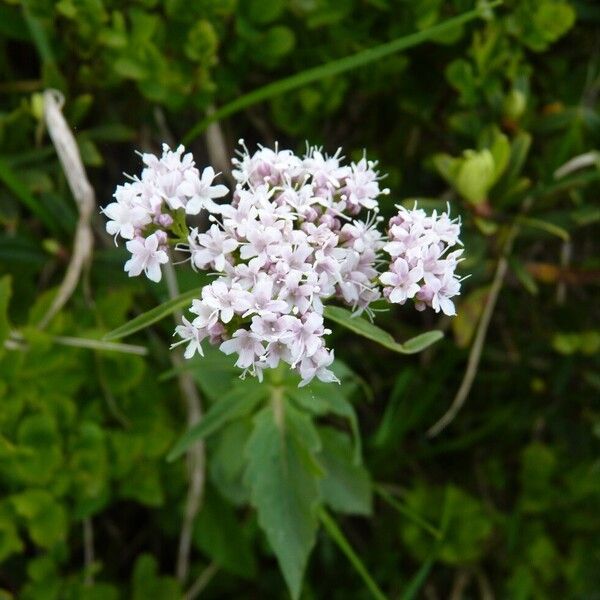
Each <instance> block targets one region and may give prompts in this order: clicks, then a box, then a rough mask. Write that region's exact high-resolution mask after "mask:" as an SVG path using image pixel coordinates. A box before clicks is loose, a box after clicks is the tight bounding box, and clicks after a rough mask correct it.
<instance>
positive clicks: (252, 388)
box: [167, 382, 268, 461]
mask: <svg viewBox="0 0 600 600" xmlns="http://www.w3.org/2000/svg"><path fill="white" fill-rule="evenodd" d="M248 383H249V382H248ZM267 389H268V388H266V387H264V386H261V385H260V384H255V385H248V384H243V385H242V384H240V385H238V386H236V387H234V388H233V389H232V390H231V392H229V393H228V394H227V395H226V396H223V397H222V398H221V399H220V400H217V401H216V402H215V403H214V404H213V405H212V406H211V407H210V409H209V410H208V412H207V413H206V414H205V415H204V416H203V417H202V419H201V420H200V422H199V423H197V424H196V425H194V426H193V427H192V428H191V429H190V430H189V431H187V432H186V433H185V434H184V435H183V436H182V437H181V438H180V440H179V441H178V442H177V443H176V444H175V446H174V448H173V449H172V450H171V452H169V455H168V456H167V460H169V461H173V460H175V459H176V458H179V457H180V456H181V455H182V454H183V453H184V452H185V451H186V450H187V449H188V448H189V447H190V446H191V445H192V444H194V443H195V442H197V441H198V440H201V439H203V438H205V437H207V436H209V435H210V434H212V433H215V431H218V430H219V429H220V428H221V427H223V425H225V424H226V423H229V421H233V420H234V419H239V418H241V417H245V416H246V415H249V414H250V413H251V412H252V411H253V410H254V409H255V408H256V406H257V405H258V403H259V402H260V401H261V400H264V399H265V394H266V393H267Z"/></svg>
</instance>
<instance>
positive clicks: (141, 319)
mask: <svg viewBox="0 0 600 600" xmlns="http://www.w3.org/2000/svg"><path fill="white" fill-rule="evenodd" d="M198 296H199V292H198V290H189V291H188V292H184V293H183V294H180V295H179V296H177V298H172V299H171V300H167V301H166V302H163V303H162V304H160V305H159V306H156V307H155V308H152V309H150V310H149V311H147V312H145V313H142V314H141V315H138V316H137V317H135V319H131V321H129V322H127V323H125V324H124V325H121V327H117V329H114V330H113V331H111V332H110V333H107V334H106V335H105V336H104V339H105V340H118V339H120V338H124V337H126V336H128V335H131V334H132V333H135V332H136V331H140V329H145V328H146V327H149V326H150V325H153V324H154V323H156V322H158V321H160V320H161V319H164V318H165V317H168V316H169V315H170V314H172V313H174V312H175V311H176V310H178V309H181V308H183V307H184V306H188V305H189V304H190V303H191V301H192V300H193V299H194V298H197V297H198Z"/></svg>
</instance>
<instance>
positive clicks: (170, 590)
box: [131, 554, 182, 600]
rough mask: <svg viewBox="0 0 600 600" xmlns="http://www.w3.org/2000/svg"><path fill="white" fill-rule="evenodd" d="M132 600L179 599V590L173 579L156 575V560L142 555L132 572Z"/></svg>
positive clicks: (147, 555)
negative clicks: (150, 599)
mask: <svg viewBox="0 0 600 600" xmlns="http://www.w3.org/2000/svg"><path fill="white" fill-rule="evenodd" d="M132 588H133V589H132V594H131V598H132V600H148V599H149V598H152V599H153V600H173V598H181V596H182V594H181V589H180V587H179V584H178V583H177V581H176V580H175V579H174V578H173V577H162V576H160V575H159V574H158V573H157V565H156V559H155V558H154V557H153V556H151V555H149V554H142V555H141V556H140V557H139V558H138V559H137V561H136V563H135V568H134V570H133V585H132Z"/></svg>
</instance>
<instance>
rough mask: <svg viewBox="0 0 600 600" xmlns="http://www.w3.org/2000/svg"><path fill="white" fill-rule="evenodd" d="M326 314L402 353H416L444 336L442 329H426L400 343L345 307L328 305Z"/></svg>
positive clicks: (328, 317)
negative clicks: (353, 314) (354, 315)
mask: <svg viewBox="0 0 600 600" xmlns="http://www.w3.org/2000/svg"><path fill="white" fill-rule="evenodd" d="M324 315H325V318H326V319H329V320H331V321H334V322H335V323H338V325H342V326H343V327H346V328H347V329H349V330H350V331H353V332H354V333H356V334H358V335H360V336H362V337H365V338H367V339H369V340H371V341H373V342H377V343H378V344H381V345H382V346H384V347H385V348H388V349H389V350H393V351H394V352H398V353H400V354H416V353H417V352H421V351H422V350H425V348H427V347H428V346H431V344H434V343H435V342H437V341H438V340H441V339H442V338H443V337H444V334H443V333H442V332H441V331H437V330H434V331H426V332H425V333H422V334H420V335H417V336H415V337H414V338H412V339H410V340H407V341H406V342H404V343H403V344H400V343H398V342H397V341H396V340H395V339H394V338H393V337H392V336H391V335H390V334H389V333H388V332H387V331H384V330H383V329H381V328H380V327H377V325H373V323H371V322H369V321H367V320H366V319H363V318H361V317H353V316H352V313H351V312H350V311H349V310H346V309H345V308H341V307H339V306H326V307H325V311H324Z"/></svg>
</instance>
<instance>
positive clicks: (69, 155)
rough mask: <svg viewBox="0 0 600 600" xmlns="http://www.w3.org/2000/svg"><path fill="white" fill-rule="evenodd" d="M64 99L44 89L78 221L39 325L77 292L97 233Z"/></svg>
mask: <svg viewBox="0 0 600 600" xmlns="http://www.w3.org/2000/svg"><path fill="white" fill-rule="evenodd" d="M64 101H65V100H64V97H63V95H62V94H61V93H60V92H59V91H57V90H46V91H45V92H44V118H45V120H46V126H47V127H48V133H49V134H50V138H51V139H52V143H53V144H54V147H55V148H56V153H57V154H58V158H59V160H60V163H61V165H62V168H63V171H64V173H65V176H66V178H67V182H68V184H69V188H70V189H71V193H72V194H73V198H74V199H75V204H76V205H77V210H78V212H79V220H78V222H77V229H76V231H75V239H74V242H73V252H72V254H71V260H70V261H69V266H68V267H67V272H66V273H65V277H64V279H63V281H62V283H61V284H60V287H59V288H58V292H57V294H56V296H55V297H54V300H53V301H52V304H51V305H50V308H49V309H48V311H47V312H46V314H45V315H44V317H43V318H42V320H41V321H40V323H39V327H40V328H44V327H46V326H47V325H48V323H49V322H50V321H51V320H52V319H53V318H54V317H55V316H56V314H57V313H58V312H59V311H60V309H61V308H62V307H63V306H64V305H65V304H66V303H67V301H68V300H69V298H70V297H71V295H72V294H73V292H74V291H75V288H76V287H77V284H78V282H79V279H80V277H81V273H82V271H83V269H84V267H86V266H87V265H89V263H90V261H91V258H92V249H93V245H94V236H93V234H92V228H91V226H90V219H91V216H92V212H93V210H94V207H95V206H96V200H95V196H94V190H93V188H92V186H91V185H90V182H89V180H88V178H87V175H86V173H85V169H84V167H83V162H82V161H81V156H80V154H79V149H78V147H77V143H76V141H75V137H74V136H73V133H72V132H71V129H70V128H69V125H68V124H67V122H66V120H65V118H64V116H63V114H62V107H63V105H64Z"/></svg>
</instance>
